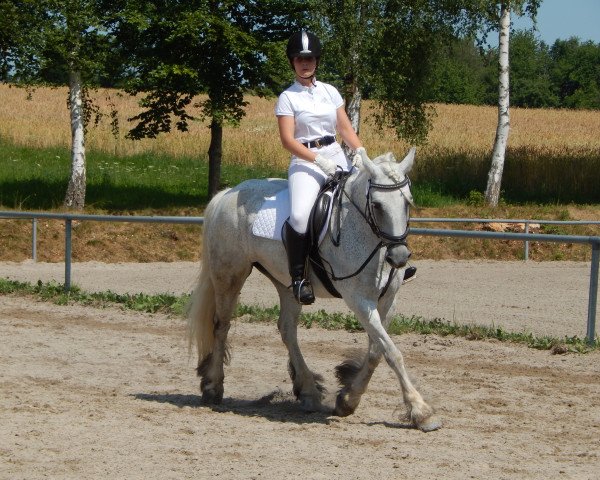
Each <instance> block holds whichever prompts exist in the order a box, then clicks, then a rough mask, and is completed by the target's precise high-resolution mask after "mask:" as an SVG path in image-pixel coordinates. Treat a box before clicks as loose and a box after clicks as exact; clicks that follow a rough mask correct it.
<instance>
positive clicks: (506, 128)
mask: <svg viewBox="0 0 600 480" xmlns="http://www.w3.org/2000/svg"><path fill="white" fill-rule="evenodd" d="M540 3H541V0H502V1H501V2H499V3H498V2H492V4H493V5H492V9H491V10H490V14H489V15H488V17H487V21H488V26H489V28H490V29H494V30H497V31H498V50H499V51H498V124H497V127H496V137H495V140H494V146H493V149H492V160H491V167H490V170H489V173H488V181H487V187H486V190H485V199H486V202H487V203H488V205H490V206H491V207H496V206H498V201H499V199H500V191H501V186H502V173H503V171H504V163H505V157H506V147H507V144H508V135H509V132H510V113H509V104H510V101H509V100H510V98H509V95H510V94H509V92H510V89H509V86H510V85H509V80H510V57H509V45H510V28H511V13H516V14H517V15H519V16H522V15H524V14H527V15H529V16H530V17H531V18H532V20H533V21H534V23H535V19H536V15H537V9H538V7H539V5H540ZM495 12H499V13H495ZM494 25H496V26H494Z"/></svg>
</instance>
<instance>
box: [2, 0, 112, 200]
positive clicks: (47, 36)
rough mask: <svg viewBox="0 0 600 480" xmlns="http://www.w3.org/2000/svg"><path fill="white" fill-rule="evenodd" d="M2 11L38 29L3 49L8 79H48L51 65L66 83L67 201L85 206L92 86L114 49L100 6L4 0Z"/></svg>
mask: <svg viewBox="0 0 600 480" xmlns="http://www.w3.org/2000/svg"><path fill="white" fill-rule="evenodd" d="M8 4H10V5H8ZM9 6H12V8H9ZM0 11H6V12H10V14H11V17H12V18H11V22H13V23H14V22H17V25H20V27H19V30H21V29H27V30H30V31H32V32H35V34H21V35H18V36H16V37H13V42H14V45H13V49H12V56H11V55H5V54H3V57H4V58H5V59H6V60H5V62H4V63H5V65H8V67H3V70H4V71H6V72H10V80H11V81H12V82H15V83H17V84H20V85H35V84H39V83H45V84H47V83H48V79H47V78H46V77H45V75H44V73H45V72H49V71H52V72H53V79H52V81H51V82H50V83H51V84H53V85H64V84H65V83H66V84H67V85H68V96H67V105H68V107H69V109H70V123H71V172H70V176H69V183H68V186H67V191H66V194H65V198H64V206H65V207H67V208H71V209H75V210H82V209H83V208H84V206H85V193H86V183H87V182H86V153H85V131H86V126H87V124H88V123H89V121H90V119H91V117H92V115H93V113H94V110H95V109H94V107H93V104H92V102H91V100H90V97H89V94H88V92H89V88H90V87H91V86H93V85H94V82H95V79H96V78H97V77H98V76H99V75H100V73H101V72H102V70H103V68H104V66H105V65H106V63H107V61H106V59H107V56H108V55H109V52H110V45H109V43H110V36H109V35H108V34H107V33H108V32H106V30H105V29H104V28H103V26H102V25H103V16H102V13H101V12H102V10H101V9H100V8H99V4H98V2H97V1H95V0H39V1H31V0H29V1H28V0H23V1H12V0H9V1H7V0H2V4H0ZM0 22H1V21H0ZM63 82H64V83H63Z"/></svg>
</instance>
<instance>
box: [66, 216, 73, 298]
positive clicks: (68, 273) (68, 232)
mask: <svg viewBox="0 0 600 480" xmlns="http://www.w3.org/2000/svg"><path fill="white" fill-rule="evenodd" d="M71 224H72V220H71V219H70V218H68V219H66V220H65V292H68V291H69V290H71V226H72V225H71Z"/></svg>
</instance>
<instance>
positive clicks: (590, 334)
mask: <svg viewBox="0 0 600 480" xmlns="http://www.w3.org/2000/svg"><path fill="white" fill-rule="evenodd" d="M0 219H30V220H32V230H33V232H32V257H33V260H34V261H35V260H36V252H37V246H36V243H37V233H36V232H37V220H38V219H52V220H64V222H65V285H64V287H65V290H67V291H68V290H70V288H71V245H72V240H71V233H72V224H73V221H74V220H75V221H95V222H137V223H179V224H197V225H202V224H203V223H204V217H170V216H124V215H84V214H72V213H46V212H11V211H0ZM411 222H413V223H415V222H420V223H442V222H444V223H511V224H524V225H525V232H524V233H512V232H481V231H470V230H436V229H426V228H411V229H410V234H411V235H425V236H438V237H466V238H484V239H485V238H487V239H495V240H514V241H524V242H525V252H526V254H525V260H527V259H528V254H527V253H528V245H529V242H530V241H539V242H555V243H582V244H588V245H591V247H592V258H591V270H590V288H589V296H588V316H587V329H586V338H587V340H588V342H589V343H594V342H595V338H596V305H597V299H598V274H599V264H600V236H583V235H551V234H536V233H529V226H530V225H531V224H554V225H600V221H561V220H515V219H487V218H412V219H411Z"/></svg>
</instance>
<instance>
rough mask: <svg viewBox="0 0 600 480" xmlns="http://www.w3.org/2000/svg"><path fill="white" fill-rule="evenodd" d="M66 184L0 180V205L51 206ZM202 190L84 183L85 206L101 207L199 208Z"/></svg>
mask: <svg viewBox="0 0 600 480" xmlns="http://www.w3.org/2000/svg"><path fill="white" fill-rule="evenodd" d="M66 189H67V185H66V184H65V183H63V182H60V181H56V180H50V179H48V180H45V179H41V178H37V179H29V180H26V181H19V180H15V181H10V182H3V183H0V205H4V206H5V207H6V208H14V209H19V210H52V209H57V208H60V207H61V206H62V204H63V200H64V196H65V193H66ZM207 202H208V197H207V194H206V193H202V194H195V193H176V192H170V191H166V190H164V189H161V188H155V187H143V186H134V187H131V186H127V187H122V186H117V185H113V184H112V183H109V182H103V183H101V184H94V183H92V184H88V186H87V189H86V206H88V207H94V208H98V209H103V210H114V211H120V210H122V211H130V210H139V209H145V208H153V209H167V208H182V207H193V208H201V207H202V206H204V205H206V203H207Z"/></svg>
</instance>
